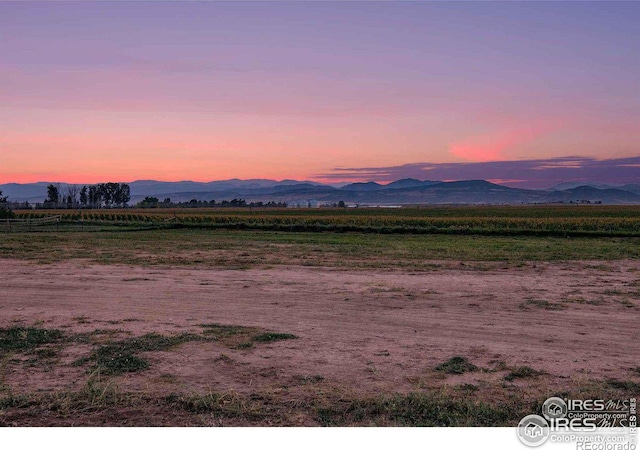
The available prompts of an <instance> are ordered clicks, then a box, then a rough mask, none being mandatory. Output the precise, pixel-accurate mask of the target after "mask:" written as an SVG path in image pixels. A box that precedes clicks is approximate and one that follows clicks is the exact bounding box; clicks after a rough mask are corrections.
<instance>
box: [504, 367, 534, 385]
mask: <svg viewBox="0 0 640 450" xmlns="http://www.w3.org/2000/svg"><path fill="white" fill-rule="evenodd" d="M543 374H544V372H542V371H540V370H535V369H533V368H531V367H529V366H520V367H516V368H514V369H513V370H511V372H509V373H508V374H507V375H505V376H504V380H505V381H513V380H515V379H521V378H534V377H538V376H540V375H543Z"/></svg>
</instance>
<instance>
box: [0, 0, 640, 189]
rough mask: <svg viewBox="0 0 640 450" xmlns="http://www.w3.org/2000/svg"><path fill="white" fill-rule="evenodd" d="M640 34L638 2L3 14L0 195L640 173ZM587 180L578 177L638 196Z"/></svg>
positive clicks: (44, 8)
mask: <svg viewBox="0 0 640 450" xmlns="http://www.w3.org/2000/svg"><path fill="white" fill-rule="evenodd" d="M639 23H640V3H636V2H317V3H313V2H283V3H275V2H255V3H254V2H236V3H224V2H180V3H177V2H132V3H126V2H104V3H98V2H84V3H83V2H77V3H63V2H51V3H50V2H45V3H34V2H13V3H11V2H2V3H0V182H12V181H17V182H28V181H37V180H42V179H46V180H50V181H69V182H95V181H105V180H106V179H118V180H121V181H130V180H133V179H141V178H155V179H163V180H180V179H193V180H198V181H207V180H212V179H224V178H233V177H239V178H276V179H282V178H297V179H309V178H314V177H315V179H318V180H336V179H345V180H346V179H360V178H361V175H362V174H363V173H368V174H369V176H371V177H383V176H387V175H386V172H385V171H384V170H383V171H382V172H379V171H376V170H373V171H369V172H367V171H362V170H360V169H359V168H362V167H365V168H367V167H373V168H376V167H382V168H395V167H404V168H407V167H409V168H413V167H422V168H423V169H424V166H423V162H424V161H426V162H427V166H429V167H431V166H432V165H434V166H433V167H439V168H440V170H445V169H444V168H446V167H448V168H449V169H447V170H449V172H447V174H448V175H447V178H449V179H462V178H468V176H467V175H463V174H467V173H468V171H467V170H466V169H465V170H462V169H463V168H470V167H474V168H476V169H478V170H476V169H474V172H473V173H475V174H477V176H474V178H487V179H503V180H523V181H522V183H521V184H522V185H523V186H524V185H527V183H529V184H530V185H534V184H537V183H539V182H541V181H540V179H541V178H540V176H539V174H541V173H542V172H541V171H544V169H536V170H535V171H532V170H530V169H527V167H530V166H531V164H536V163H535V162H534V163H531V164H529V163H526V161H538V160H549V159H555V158H565V157H577V158H583V161H585V164H586V165H589V166H590V165H591V164H596V165H598V164H600V163H598V162H597V161H604V160H618V159H623V158H633V157H638V155H640V148H639V144H638V143H639V142H640V131H639V130H640V75H639V74H640V26H638V24H639ZM589 161H590V162H589ZM587 162H588V163H587ZM473 163H477V164H473ZM489 163H490V164H489ZM599 167H600V168H599V169H598V170H597V171H583V173H582V174H581V175H580V176H582V177H587V178H590V179H592V181H607V180H613V179H618V178H620V177H625V179H631V180H633V179H634V177H635V180H636V182H637V178H638V175H637V172H636V173H629V172H634V171H635V170H637V169H638V168H637V166H635V167H634V166H630V167H626V166H625V168H623V167H621V166H619V165H617V164H615V163H612V164H608V163H602V164H600V166H599ZM335 168H342V169H344V168H353V170H334V169H335ZM451 168H457V169H456V170H458V169H459V170H460V172H456V171H455V170H453V169H451ZM423 169H421V170H423ZM403 170H404V169H402V170H400V169H393V173H396V172H397V173H399V174H400V173H401V172H402V173H404V172H403ZM412 170H413V169H412ZM483 170H487V172H486V173H484V172H482V171H483ZM432 173H433V171H431V172H429V173H428V174H426V175H427V176H426V178H433V176H431V174H432ZM456 173H458V175H456ZM534 175H535V177H534ZM572 175H576V173H575V172H566V176H572ZM557 176H565V172H559V171H558V170H555V169H554V171H553V173H549V178H554V177H557ZM341 177H342V178H341ZM349 177H351V178H349ZM532 177H533V178H532ZM594 177H597V178H598V179H597V180H596V179H595V178H594ZM439 178H442V177H439ZM374 179H377V180H379V181H383V179H382V178H374ZM554 179H555V178H554ZM528 180H530V182H529V181H528Z"/></svg>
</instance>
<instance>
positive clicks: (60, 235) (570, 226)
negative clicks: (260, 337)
mask: <svg viewBox="0 0 640 450" xmlns="http://www.w3.org/2000/svg"><path fill="white" fill-rule="evenodd" d="M639 211H640V209H639V208H637V207H564V208H556V207H553V208H549V207H546V208H542V207H529V208H521V207H514V208H505V207H502V208H493V207H492V208H477V207H473V208H432V209H431V208H424V209H406V210H404V209H400V210H373V209H368V210H364V209H363V210H309V211H307V210H305V211H300V210H297V211H296V210H274V211H269V210H267V211H249V210H233V211H229V210H205V211H200V210H197V211H183V210H181V211H166V210H157V211H152V212H146V211H142V212H141V211H106V212H103V211H97V212H95V211H89V212H83V213H78V212H70V213H63V214H66V215H65V217H66V218H65V219H64V220H63V221H62V222H61V223H60V224H56V225H49V226H48V228H43V230H46V231H43V232H15V231H13V232H7V231H6V229H5V232H4V233H2V240H1V241H0V257H4V258H20V259H30V260H35V261H40V262H53V261H59V260H64V259H70V258H71V259H87V260H90V261H95V262H100V263H127V264H135V265H188V266H199V265H201V266H221V267H234V268H241V267H253V266H256V265H260V266H265V265H281V264H302V265H310V266H331V267H361V268H367V267H399V268H406V267H410V268H416V269H419V268H424V269H428V268H432V267H434V263H433V262H434V261H443V260H444V261H470V262H472V261H478V262H483V261H507V262H523V261H562V260H613V259H629V258H640V234H639V232H638V231H637V230H639V229H640V215H638V212H639ZM506 213H509V214H511V216H509V217H505V215H506ZM35 214H41V213H39V212H38V213H27V214H25V213H22V214H21V216H23V217H24V216H26V215H35ZM447 214H449V216H447ZM525 214H529V217H523V216H524V215H525ZM73 215H82V218H83V219H82V220H83V221H82V224H79V222H76V221H74V220H76V219H72V216H73ZM143 218H147V219H146V220H142V219H143ZM167 219H171V221H169V222H167ZM384 221H386V223H387V225H385V226H384V227H387V228H384V227H383V229H382V230H380V231H379V232H375V230H376V227H380V226H382V225H380V224H381V223H382V222H384ZM463 222H464V223H467V225H465V226H462V225H461V223H463ZM389 223H393V224H394V225H389ZM436 223H437V226H436V225H434V224H436ZM283 224H289V225H288V226H285V225H283ZM340 224H342V226H346V225H345V224H351V225H348V226H349V227H350V228H349V230H350V231H348V232H345V230H344V229H343V228H341V227H340ZM416 224H421V225H419V226H418V225H416ZM425 224H429V226H427V225H425ZM470 224H473V226H471V225H470ZM598 224H600V225H598ZM294 225H295V226H294ZM516 225H517V226H516ZM318 227H322V228H321V229H324V230H326V231H322V232H320V231H317V228H318ZM389 227H395V230H396V231H389ZM411 227H417V228H419V229H418V231H417V232H413V231H412V229H413V228H411ZM429 227H436V228H433V229H431V228H429ZM14 230H15V228H14ZM34 230H36V231H37V230H40V228H34ZM56 230H58V232H56ZM70 230H73V231H76V232H63V231H70ZM81 230H84V231H81ZM87 230H94V231H87ZM430 230H431V231H430ZM96 231H97V232H96Z"/></svg>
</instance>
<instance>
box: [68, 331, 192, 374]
mask: <svg viewBox="0 0 640 450" xmlns="http://www.w3.org/2000/svg"><path fill="white" fill-rule="evenodd" d="M198 340H202V337H201V336H197V335H195V334H188V333H183V334H180V335H177V336H163V335H160V334H157V333H149V334H145V335H143V336H140V337H136V338H130V339H125V340H122V341H117V342H113V343H109V344H106V345H102V346H100V347H98V348H97V349H96V350H94V351H93V353H92V354H91V356H89V357H88V358H85V359H83V360H79V362H78V363H79V364H83V363H85V362H88V361H93V362H94V364H93V366H92V370H94V371H99V372H100V373H103V374H105V375H119V374H122V373H126V372H137V371H140V370H145V369H147V368H148V367H149V363H148V362H147V361H146V360H145V359H143V358H141V357H139V356H137V354H138V353H142V352H151V351H163V350H168V349H170V348H172V347H175V346H177V345H180V344H183V343H185V342H189V341H198Z"/></svg>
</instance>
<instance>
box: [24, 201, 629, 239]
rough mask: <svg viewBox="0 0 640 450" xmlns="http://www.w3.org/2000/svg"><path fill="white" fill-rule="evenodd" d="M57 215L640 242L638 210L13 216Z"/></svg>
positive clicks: (80, 219)
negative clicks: (633, 238) (635, 238)
mask: <svg viewBox="0 0 640 450" xmlns="http://www.w3.org/2000/svg"><path fill="white" fill-rule="evenodd" d="M51 215H59V216H60V217H61V219H62V220H63V221H64V222H66V223H68V224H76V225H77V224H78V223H83V224H86V225H87V226H89V225H120V226H127V225H129V226H135V225H138V226H144V225H147V226H158V227H162V226H164V227H171V226H175V225H182V226H192V227H196V226H202V227H209V228H229V229H234V228H239V229H256V230H280V231H336V232H346V231H351V232H354V231H355V232H358V231H359V232H373V233H427V234H429V233H443V234H447V233H448V234H495V235H525V234H533V235H536V234H537V235H545V236H566V235H571V236H580V235H599V236H640V208H639V207H638V206H596V205H588V206H587V205H585V206H577V205H575V206H574V205H572V206H535V207H532V206H522V207H518V206H508V207H507V206H505V207H495V206H485V207H423V208H393V209H390V208H348V209H347V208H322V209H296V208H289V209H266V208H265V209H262V208H253V209H251V208H241V209H240V208H238V209H231V208H198V209H186V208H181V209H162V208H159V209H137V210H136V209H127V210H85V211H75V210H71V211H69V210H49V211H19V212H18V217H19V218H23V219H25V218H32V219H37V218H43V217H47V216H51Z"/></svg>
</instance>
